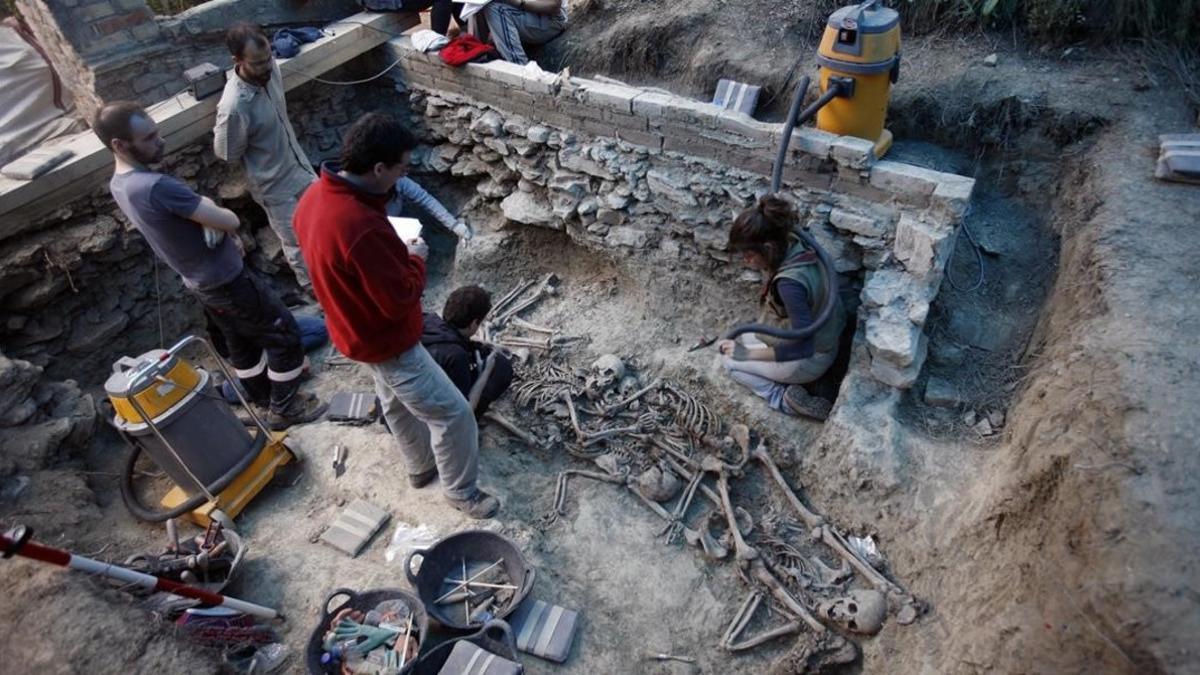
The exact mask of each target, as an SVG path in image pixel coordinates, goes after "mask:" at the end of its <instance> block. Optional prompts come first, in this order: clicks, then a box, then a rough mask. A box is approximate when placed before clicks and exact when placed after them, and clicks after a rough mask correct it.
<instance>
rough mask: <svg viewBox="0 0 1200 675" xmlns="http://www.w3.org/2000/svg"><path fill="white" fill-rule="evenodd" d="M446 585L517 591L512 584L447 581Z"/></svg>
mask: <svg viewBox="0 0 1200 675" xmlns="http://www.w3.org/2000/svg"><path fill="white" fill-rule="evenodd" d="M442 583H444V584H466V585H467V586H479V587H481V588H507V589H509V590H511V591H515V590H517V587H516V586H513V585H512V584H486V583H484V582H482V581H462V580H460V579H447V580H446V581H443V582H442Z"/></svg>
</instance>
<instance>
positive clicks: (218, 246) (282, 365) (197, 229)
mask: <svg viewBox="0 0 1200 675" xmlns="http://www.w3.org/2000/svg"><path fill="white" fill-rule="evenodd" d="M92 129H93V131H95V132H96V135H97V136H98V137H99V138H100V142H101V143H103V144H104V146H105V147H107V148H108V149H109V150H111V151H112V153H113V156H114V157H115V159H116V163H115V168H114V171H113V177H112V181H111V182H110V183H109V188H110V190H111V191H112V196H113V199H114V200H115V201H116V202H117V205H118V206H120V207H121V211H123V212H124V213H125V216H126V217H127V218H129V220H130V221H131V222H132V223H133V224H134V226H135V227H137V229H138V231H139V232H141V233H142V236H144V237H146V241H148V242H149V243H150V248H151V249H153V250H154V254H155V255H157V256H158V257H159V258H160V259H161V260H162V261H163V262H165V263H166V264H167V265H169V266H170V267H171V269H173V270H175V271H176V272H177V273H179V276H181V277H183V283H184V285H185V286H187V288H188V289H189V290H190V291H192V293H193V294H194V295H195V296H196V297H197V298H198V299H199V300H200V304H201V305H203V306H204V311H205V313H206V314H207V315H208V318H209V320H210V321H211V322H212V323H213V324H215V325H216V327H217V328H218V329H220V331H221V334H222V335H223V336H224V338H225V344H226V347H227V348H228V351H229V361H230V363H231V364H232V365H233V368H234V370H235V372H236V373H237V376H238V378H239V379H240V380H241V382H242V385H243V386H244V387H245V389H246V392H247V393H249V394H250V397H251V398H253V399H255V400H256V401H258V402H259V403H264V404H268V405H269V406H270V412H269V413H268V415H267V420H268V424H269V425H270V426H271V428H272V429H275V430H282V429H286V428H287V427H289V426H291V425H293V424H302V423H304V422H311V421H313V420H315V419H316V418H318V417H320V415H321V413H323V412H324V410H325V406H324V405H322V404H321V403H320V401H318V400H317V399H316V398H315V397H313V396H312V395H310V394H301V393H300V391H299V389H300V375H301V374H302V372H303V370H304V350H303V348H302V347H301V343H300V330H299V328H298V327H297V326H296V319H295V318H294V317H292V314H291V312H289V311H288V309H287V307H286V306H284V304H283V302H281V301H280V300H279V297H278V296H277V295H275V293H274V292H272V291H271V290H270V289H269V288H268V287H267V286H266V285H265V284H263V282H262V281H261V280H259V279H258V277H257V276H256V275H254V274H253V273H252V272H251V271H250V270H249V269H247V268H246V267H245V265H243V264H242V252H241V246H240V243H238V239H237V228H238V225H239V224H240V223H239V220H238V217H237V215H236V214H235V213H233V212H232V211H230V210H229V209H225V208H221V207H220V206H217V205H216V203H214V202H213V201H212V200H211V199H209V198H208V197H201V196H200V195H198V194H196V193H195V192H193V191H192V190H191V188H189V187H188V186H186V185H184V184H183V183H181V182H180V181H178V180H176V179H175V178H173V177H171V176H168V175H166V174H162V173H158V172H156V171H151V170H150V168H149V166H150V165H151V164H157V163H158V162H160V161H162V158H163V148H164V144H163V140H162V138H161V137H160V136H159V135H158V125H157V124H155V123H154V120H153V119H151V118H150V115H149V114H147V113H146V111H145V110H143V109H142V108H141V107H139V106H138V105H137V104H136V103H130V102H127V101H119V102H116V103H110V104H108V105H106V106H104V107H103V108H101V109H100V111H99V112H97V113H96V117H95V119H94V120H93V122H92ZM206 231H209V232H210V233H215V236H212V235H210V236H206V234H205V233H206ZM210 241H212V242H213V245H212V246H211V247H210V246H209V242H210Z"/></svg>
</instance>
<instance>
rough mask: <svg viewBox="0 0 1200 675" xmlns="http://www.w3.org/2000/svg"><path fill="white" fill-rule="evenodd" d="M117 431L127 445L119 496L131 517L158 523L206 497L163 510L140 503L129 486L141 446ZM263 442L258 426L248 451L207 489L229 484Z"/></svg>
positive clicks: (216, 490) (213, 490)
mask: <svg viewBox="0 0 1200 675" xmlns="http://www.w3.org/2000/svg"><path fill="white" fill-rule="evenodd" d="M256 429H257V427H256ZM117 433H118V434H120V436H121V438H122V439H124V440H125V443H126V444H128V445H129V459H128V460H126V461H125V471H124V473H123V474H122V475H121V500H122V501H124V502H125V508H127V509H129V512H130V513H132V514H133V516H134V517H135V518H137V519H138V520H142V521H145V522H148V523H161V522H162V521H164V520H168V519H170V518H178V517H179V516H182V515H183V514H185V513H187V512H189V511H193V510H195V509H197V508H199V507H200V506H202V505H203V504H204V503H205V502H206V501H208V497H206V496H205V495H204V494H203V493H201V494H198V495H193V496H191V497H188V498H187V500H185V501H184V502H183V503H182V504H180V505H179V506H176V507H175V508H173V509H169V510H166V511H155V510H154V509H151V508H148V507H147V506H146V505H144V504H142V502H141V500H139V499H138V496H137V492H135V491H134V489H133V472H134V466H135V465H136V464H137V460H138V457H140V456H141V454H142V451H143V449H142V446H141V445H140V444H138V443H136V442H134V441H133V439H131V438H129V436H128V435H127V434H126V433H125V432H124V431H121V430H120V429H118V430H117ZM266 445H267V434H264V433H262V430H261V429H259V430H258V433H257V434H255V436H254V443H253V445H251V446H250V451H249V452H247V453H246V456H245V457H243V458H242V459H241V460H239V461H238V463H237V464H234V465H233V467H232V468H230V469H229V471H226V472H225V473H224V475H222V476H221V477H220V478H218V479H217V480H215V481H213V483H212V485H209V486H208V491H209V492H210V493H212V494H214V495H215V494H218V493H220V492H221V490H224V489H225V488H227V487H229V484H230V483H232V482H233V479H235V478H237V477H238V476H240V475H241V473H242V472H243V471H245V470H246V469H247V468H248V467H249V466H250V464H251V463H252V462H254V460H256V459H258V456H259V454H260V453H262V450H263V448H264V447H266Z"/></svg>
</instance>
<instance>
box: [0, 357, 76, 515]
mask: <svg viewBox="0 0 1200 675" xmlns="http://www.w3.org/2000/svg"><path fill="white" fill-rule="evenodd" d="M95 422H96V405H95V402H94V401H93V400H92V397H91V395H90V394H85V393H83V392H81V391H80V389H79V385H77V384H76V383H75V381H74V380H67V381H65V382H54V381H50V380H47V379H45V378H43V377H42V369H41V368H39V367H38V366H35V365H33V364H32V363H29V362H28V361H22V360H20V359H10V358H8V357H6V356H5V355H4V354H3V353H0V485H3V486H4V488H3V489H4V490H5V491H7V490H12V489H13V488H14V487H17V488H18V489H19V488H20V487H21V486H19V485H18V486H13V485H9V484H8V483H9V481H8V480H6V479H9V478H10V477H12V476H14V475H15V474H17V473H18V472H23V473H31V472H34V471H38V470H40V469H44V468H46V467H49V466H51V465H52V464H53V463H55V461H56V460H58V459H59V458H60V455H61V453H62V452H63V451H66V450H71V449H79V448H83V447H84V446H85V445H86V443H87V441H88V439H90V438H91V436H92V432H93V431H94V430H95ZM6 496H7V495H6Z"/></svg>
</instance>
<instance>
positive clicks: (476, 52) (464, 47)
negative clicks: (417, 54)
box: [439, 33, 496, 68]
mask: <svg viewBox="0 0 1200 675" xmlns="http://www.w3.org/2000/svg"><path fill="white" fill-rule="evenodd" d="M495 51H496V48H495V47H493V46H491V45H489V44H484V43H483V42H480V41H479V38H477V37H475V36H474V35H471V34H469V33H464V34H462V35H459V36H458V37H456V38H454V39H453V40H451V41H450V44H448V45H446V46H445V47H442V51H441V52H439V53H440V54H441V55H442V60H443V61H445V62H446V63H448V64H450V65H452V66H454V67H456V68H457V67H459V66H462V65H464V64H467V63H470V62H472V61H476V60H478V59H479V58H481V57H483V56H486V55H488V54H491V53H492V52H495Z"/></svg>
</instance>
